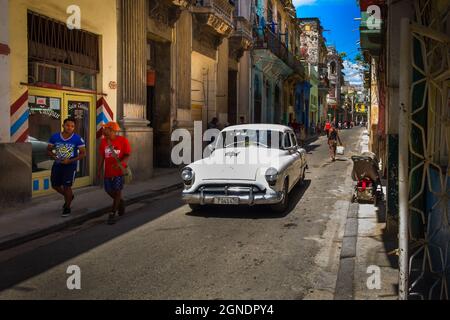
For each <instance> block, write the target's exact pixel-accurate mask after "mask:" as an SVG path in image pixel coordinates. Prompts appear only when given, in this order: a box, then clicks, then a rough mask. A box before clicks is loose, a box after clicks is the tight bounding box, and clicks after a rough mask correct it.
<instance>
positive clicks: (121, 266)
mask: <svg viewBox="0 0 450 320" xmlns="http://www.w3.org/2000/svg"><path fill="white" fill-rule="evenodd" d="M362 133H363V129H361V128H359V127H358V128H356V127H355V128H353V129H351V130H342V131H341V137H342V139H343V143H344V145H345V146H346V153H345V156H338V161H336V162H334V163H333V162H331V161H330V159H329V157H328V149H327V145H326V139H325V137H323V136H322V137H320V138H319V139H318V140H316V141H314V142H312V143H311V144H310V145H309V146H308V156H307V159H308V164H309V170H308V172H307V176H306V181H305V182H304V183H303V184H302V185H298V186H297V187H296V188H295V189H294V190H293V191H292V193H291V195H290V210H289V211H288V213H287V214H285V215H281V216H280V215H276V214H274V213H272V212H271V211H269V210H268V209H265V208H260V207H253V208H250V209H249V208H240V207H239V208H234V207H227V208H224V209H217V208H207V209H205V210H203V211H200V212H195V213H193V212H191V210H190V209H189V207H188V206H186V205H184V204H183V203H182V201H181V198H180V192H179V191H175V192H172V193H169V194H164V195H161V196H160V197H159V198H157V199H156V200H151V201H145V200H144V201H141V202H139V203H137V204H133V205H131V206H130V207H128V211H127V214H126V215H125V216H124V217H123V218H122V219H120V220H119V221H118V223H117V224H116V225H114V226H108V225H106V224H105V219H106V217H102V218H98V219H96V220H92V221H90V222H88V223H85V224H84V225H81V226H78V227H76V228H71V229H68V230H66V231H63V232H59V233H57V234H53V235H50V236H48V237H46V238H42V239H39V240H37V241H34V242H32V243H29V244H25V245H22V246H21V247H19V248H14V249H11V250H9V251H2V252H1V253H0V270H1V272H0V299H35V298H39V299H236V298H239V299H333V296H334V290H335V285H336V277H337V273H338V269H339V256H340V251H341V250H340V248H341V243H342V237H343V234H344V228H345V221H346V217H347V211H348V208H349V204H350V199H351V192H352V184H353V182H352V180H351V176H350V173H351V168H352V162H351V160H350V156H351V155H352V154H353V153H357V152H358V151H359V150H358V147H359V140H360V138H361V136H362ZM70 265H77V266H79V267H80V269H81V290H73V291H70V290H68V289H67V286H66V281H67V278H68V277H69V274H67V273H66V270H67V267H68V266H70Z"/></svg>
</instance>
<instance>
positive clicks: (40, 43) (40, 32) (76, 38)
mask: <svg viewBox="0 0 450 320" xmlns="http://www.w3.org/2000/svg"><path fill="white" fill-rule="evenodd" d="M28 52H29V53H28V54H29V59H30V60H31V61H41V62H47V63H58V64H64V65H70V66H72V67H77V68H80V69H81V70H80V71H84V72H88V71H90V72H92V73H95V72H99V70H100V68H99V40H98V36H97V35H95V34H92V33H89V32H86V31H82V30H69V29H68V28H67V26H66V25H65V24H64V23H62V22H59V21H56V20H52V19H50V18H47V17H44V16H41V15H39V14H37V13H34V12H32V11H28Z"/></svg>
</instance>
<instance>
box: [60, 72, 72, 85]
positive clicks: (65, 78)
mask: <svg viewBox="0 0 450 320" xmlns="http://www.w3.org/2000/svg"><path fill="white" fill-rule="evenodd" d="M61 84H62V85H63V86H66V87H72V71H70V70H69V69H66V68H61Z"/></svg>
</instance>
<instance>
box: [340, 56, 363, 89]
mask: <svg viewBox="0 0 450 320" xmlns="http://www.w3.org/2000/svg"><path fill="white" fill-rule="evenodd" d="M343 65H344V70H343V71H344V73H345V80H346V81H348V82H350V84H351V85H362V84H363V71H364V67H363V66H361V65H358V64H356V63H353V62H351V61H348V60H345V61H344V63H343Z"/></svg>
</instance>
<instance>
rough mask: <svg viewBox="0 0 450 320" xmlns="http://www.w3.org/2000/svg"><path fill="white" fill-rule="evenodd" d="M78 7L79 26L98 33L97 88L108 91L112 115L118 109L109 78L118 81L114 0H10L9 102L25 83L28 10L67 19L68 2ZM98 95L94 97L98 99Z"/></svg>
mask: <svg viewBox="0 0 450 320" xmlns="http://www.w3.org/2000/svg"><path fill="white" fill-rule="evenodd" d="M74 4H76V5H78V6H79V7H80V9H81V29H82V30H85V31H89V32H92V33H95V34H97V35H99V36H100V50H101V53H100V73H99V74H97V91H98V92H102V93H105V94H107V97H106V100H107V102H108V104H109V106H110V107H111V109H112V111H113V112H114V115H116V113H117V112H116V110H117V95H116V91H117V90H113V89H110V88H109V82H110V81H115V82H117V16H116V1H115V0H96V1H92V0H77V1H73V0H9V19H10V20H9V24H10V30H9V31H10V44H9V46H10V48H11V56H10V57H11V61H10V63H11V64H10V67H11V81H10V85H11V95H10V105H11V104H12V103H13V102H14V101H16V100H17V99H18V98H19V97H20V96H21V95H22V94H23V93H24V92H25V91H26V90H27V87H26V86H23V85H20V83H21V82H22V83H27V82H28V81H27V80H28V79H27V75H28V48H27V46H28V45H27V10H32V11H34V12H36V13H39V14H42V15H44V16H47V17H49V18H53V19H56V20H59V21H61V22H66V21H67V18H68V17H69V16H70V15H69V14H67V13H66V10H67V8H68V7H69V6H70V5H74ZM98 98H99V97H97V99H98Z"/></svg>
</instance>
